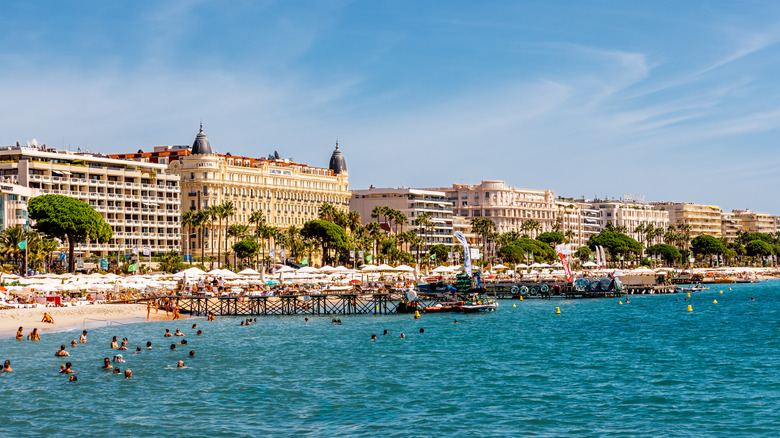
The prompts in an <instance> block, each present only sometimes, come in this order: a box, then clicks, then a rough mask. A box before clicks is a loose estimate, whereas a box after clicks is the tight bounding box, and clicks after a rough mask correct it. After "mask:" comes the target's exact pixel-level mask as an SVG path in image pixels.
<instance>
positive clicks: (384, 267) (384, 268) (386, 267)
mask: <svg viewBox="0 0 780 438" xmlns="http://www.w3.org/2000/svg"><path fill="white" fill-rule="evenodd" d="M376 270H377V271H395V268H393V267H392V266H390V265H388V264H384V263H383V264H381V265H379V266H377V267H376Z"/></svg>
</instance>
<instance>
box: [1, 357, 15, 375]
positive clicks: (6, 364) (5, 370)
mask: <svg viewBox="0 0 780 438" xmlns="http://www.w3.org/2000/svg"><path fill="white" fill-rule="evenodd" d="M11 371H13V369H12V368H11V361H10V360H6V361H5V362H3V369H2V370H0V373H10V372H11Z"/></svg>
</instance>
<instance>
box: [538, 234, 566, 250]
mask: <svg viewBox="0 0 780 438" xmlns="http://www.w3.org/2000/svg"><path fill="white" fill-rule="evenodd" d="M536 240H538V241H540V242H544V243H546V244H548V245H550V246H551V247H553V248H554V247H555V245H559V244H561V243H563V242H565V241H566V237H565V236H564V235H563V234H561V233H558V232H555V231H552V232H547V233H542V234H540V235H538V236H536Z"/></svg>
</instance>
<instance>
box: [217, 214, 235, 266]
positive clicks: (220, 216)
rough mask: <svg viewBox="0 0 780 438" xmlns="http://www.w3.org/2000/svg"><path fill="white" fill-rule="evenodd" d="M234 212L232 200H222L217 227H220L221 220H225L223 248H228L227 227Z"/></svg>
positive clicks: (220, 248) (220, 247)
mask: <svg viewBox="0 0 780 438" xmlns="http://www.w3.org/2000/svg"><path fill="white" fill-rule="evenodd" d="M234 214H236V206H235V205H233V202H232V201H227V202H223V203H222V205H220V208H219V228H220V230H221V229H222V220H223V219H224V220H225V250H227V248H228V236H229V233H228V229H229V228H230V227H229V224H230V218H231V217H232V216H233V215H234ZM219 250H220V252H221V251H222V245H220V246H219ZM225 261H226V262H227V258H225Z"/></svg>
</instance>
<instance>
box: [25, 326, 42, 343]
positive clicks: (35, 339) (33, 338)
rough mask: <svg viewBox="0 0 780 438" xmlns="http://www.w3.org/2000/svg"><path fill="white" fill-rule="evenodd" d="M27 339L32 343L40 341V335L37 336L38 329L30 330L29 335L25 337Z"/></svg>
mask: <svg viewBox="0 0 780 438" xmlns="http://www.w3.org/2000/svg"><path fill="white" fill-rule="evenodd" d="M27 339H29V340H31V341H33V342H38V341H40V340H41V335H39V334H38V329H37V328H34V329H32V331H31V332H30V334H28V335H27Z"/></svg>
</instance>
